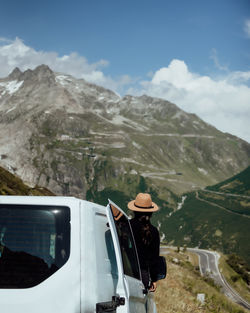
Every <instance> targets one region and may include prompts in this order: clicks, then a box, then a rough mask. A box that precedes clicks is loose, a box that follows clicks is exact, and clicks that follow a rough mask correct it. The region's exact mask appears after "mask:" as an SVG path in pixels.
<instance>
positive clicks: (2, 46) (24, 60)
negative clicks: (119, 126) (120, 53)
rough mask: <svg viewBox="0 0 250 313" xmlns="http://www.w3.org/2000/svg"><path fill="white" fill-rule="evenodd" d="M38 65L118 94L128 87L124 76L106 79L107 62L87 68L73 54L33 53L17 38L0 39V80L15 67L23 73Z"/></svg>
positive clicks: (85, 61) (85, 60)
mask: <svg viewBox="0 0 250 313" xmlns="http://www.w3.org/2000/svg"><path fill="white" fill-rule="evenodd" d="M40 64H47V65H48V66H49V67H50V68H51V69H52V70H54V71H56V72H62V73H67V74H70V75H72V76H74V77H76V78H84V79H86V80H88V81H89V82H92V83H96V84H99V85H102V86H104V87H107V88H113V89H115V90H116V91H117V92H119V91H122V89H123V88H124V86H125V85H126V84H128V83H130V81H131V79H130V78H129V77H128V76H127V79H124V77H119V78H117V79H115V80H114V79H112V78H111V77H108V76H105V75H104V73H103V72H102V68H103V67H106V66H108V65H109V62H108V61H106V60H100V61H98V62H96V63H92V64H90V63H89V62H88V60H87V59H86V58H85V57H84V56H81V55H79V54H78V53H76V52H72V53H70V54H69V55H64V56H59V55H58V53H57V52H44V51H36V50H35V49H33V48H31V47H29V46H27V45H25V44H24V43H23V41H22V40H21V39H19V38H16V39H15V40H9V39H6V38H1V37H0V77H5V76H7V75H8V74H9V73H10V72H11V71H12V70H13V69H14V68H15V67H19V68H20V70H22V71H24V70H27V69H28V68H30V69H34V68H35V67H37V66H38V65H40Z"/></svg>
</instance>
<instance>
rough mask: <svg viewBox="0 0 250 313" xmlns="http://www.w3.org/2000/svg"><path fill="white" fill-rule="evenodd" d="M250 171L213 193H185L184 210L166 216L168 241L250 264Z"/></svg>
mask: <svg viewBox="0 0 250 313" xmlns="http://www.w3.org/2000/svg"><path fill="white" fill-rule="evenodd" d="M249 169H250V168H249V167H248V168H247V169H246V170H245V171H243V172H241V173H240V174H238V175H236V176H234V177H232V178H231V179H228V180H226V181H225V182H222V183H220V184H217V185H215V186H212V187H209V190H199V191H196V192H191V193H187V194H185V195H184V196H186V198H185V201H184V203H183V206H182V207H181V209H179V210H176V211H175V212H174V213H173V214H172V215H171V216H169V217H166V216H165V217H163V220H162V223H161V224H162V225H161V232H162V233H164V234H165V236H166V237H165V240H166V242H167V243H168V244H173V245H184V244H186V245H187V246H193V247H196V246H197V247H200V248H211V249H214V250H219V251H221V252H223V253H225V254H230V253H236V254H237V255H239V256H241V257H243V258H244V259H245V260H246V261H247V262H248V263H250V245H249V238H250V196H246V195H247V194H249V193H250V187H249V181H250V170H249ZM225 186H228V187H227V189H226V188H225ZM222 190H223V192H222Z"/></svg>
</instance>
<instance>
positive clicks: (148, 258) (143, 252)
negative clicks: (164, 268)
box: [130, 218, 160, 282]
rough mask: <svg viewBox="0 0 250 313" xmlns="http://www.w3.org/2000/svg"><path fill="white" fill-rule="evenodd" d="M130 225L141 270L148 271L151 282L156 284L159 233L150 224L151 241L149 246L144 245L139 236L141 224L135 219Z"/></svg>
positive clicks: (140, 235)
mask: <svg viewBox="0 0 250 313" xmlns="http://www.w3.org/2000/svg"><path fill="white" fill-rule="evenodd" d="M130 224H131V227H132V230H133V234H134V238H135V243H136V247H137V252H138V257H139V263H140V267H141V270H142V271H143V270H149V273H150V278H151V281H152V282H156V281H157V274H158V259H159V252H160V236H159V231H158V229H157V228H156V227H154V226H153V225H152V224H151V223H150V224H149V227H150V228H149V229H150V232H151V234H152V240H151V242H150V244H149V245H145V244H144V243H143V241H142V234H141V231H142V228H143V224H142V223H141V222H140V221H139V220H138V219H136V218H133V219H131V220H130Z"/></svg>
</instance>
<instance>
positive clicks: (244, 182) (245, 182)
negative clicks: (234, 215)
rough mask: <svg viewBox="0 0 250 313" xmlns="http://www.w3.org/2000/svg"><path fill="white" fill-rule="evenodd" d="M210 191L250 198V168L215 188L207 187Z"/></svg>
mask: <svg viewBox="0 0 250 313" xmlns="http://www.w3.org/2000/svg"><path fill="white" fill-rule="evenodd" d="M207 189H208V190H214V191H219V192H225V193H233V194H241V195H246V196H247V195H249V196H250V166H248V167H247V168H246V169H245V170H244V171H242V172H240V173H239V174H237V175H235V176H233V177H231V178H229V179H227V180H225V181H223V182H221V183H219V184H216V185H214V186H209V187H207Z"/></svg>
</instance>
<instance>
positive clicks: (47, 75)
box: [20, 64, 55, 86]
mask: <svg viewBox="0 0 250 313" xmlns="http://www.w3.org/2000/svg"><path fill="white" fill-rule="evenodd" d="M20 79H22V80H23V81H24V83H25V84H27V83H28V84H30V83H39V84H41V83H45V84H46V85H49V86H51V85H53V84H55V74H54V72H53V71H52V70H51V69H50V68H49V67H48V66H47V65H44V64H42V65H39V66H38V67H36V68H35V69H34V70H30V69H28V70H26V71H25V72H23V73H22V75H21V76H20Z"/></svg>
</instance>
